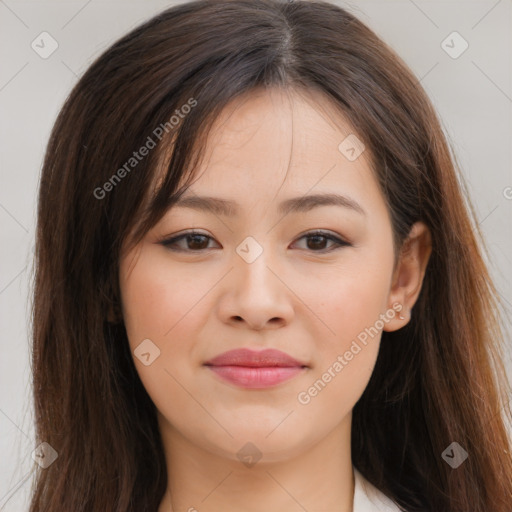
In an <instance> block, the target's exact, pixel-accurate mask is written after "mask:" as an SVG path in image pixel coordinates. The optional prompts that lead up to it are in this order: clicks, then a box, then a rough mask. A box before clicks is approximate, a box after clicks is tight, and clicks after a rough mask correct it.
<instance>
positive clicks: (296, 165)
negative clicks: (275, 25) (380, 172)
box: [189, 88, 382, 206]
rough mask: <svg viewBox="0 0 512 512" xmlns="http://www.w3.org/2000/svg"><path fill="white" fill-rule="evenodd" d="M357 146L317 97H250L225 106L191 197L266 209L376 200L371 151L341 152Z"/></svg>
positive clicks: (331, 107) (300, 93)
mask: <svg viewBox="0 0 512 512" xmlns="http://www.w3.org/2000/svg"><path fill="white" fill-rule="evenodd" d="M354 137H355V139H354ZM360 139H361V137H357V135H356V134H355V133H354V129H353V128H352V127H351V125H350V123H349V122H348V121H347V120H346V119H345V118H344V116H343V115H342V113H341V111H340V109H339V108H338V107H337V105H336V104H335V103H334V102H333V101H332V100H330V99H329V98H327V97H326V96H325V95H324V94H323V93H320V92H319V91H315V90H295V89H286V90H284V89H277V88H275V89H257V90H253V91H250V92H249V93H246V94H244V95H243V96H240V97H238V98H236V99H235V100H233V101H232V102H231V103H229V104H228V105H227V106H226V107H225V108H224V110H223V111H222V112H221V113H220V115H219V116H218V118H217V119H216V120H215V121H214V123H213V125H212V127H211V130H210V132H209V137H208V140H207V142H206V147H205V153H204V158H203V160H202V163H201V165H200V166H199V167H198V168H197V169H196V172H195V173H194V175H195V176H194V180H193V183H192V185H191V186H190V188H189V191H190V193H193V194H197V195H203V196H204V195H208V196H218V197H219V196H220V197H225V198H226V199H230V200H232V201H236V202H237V203H241V204H242V206H243V205H244V203H245V204H254V203H255V202H264V203H265V204H269V201H270V200H271V199H272V198H275V197H276V195H277V194H278V193H279V194H280V195H281V198H286V197H291V196H294V197H295V196H297V195H303V194H306V193H308V192H310V193H311V192H318V193H339V194H342V193H343V194H344V195H347V194H348V193H350V192H351V193H352V194H351V195H356V196H359V197H361V198H362V196H367V200H369V201H371V200H373V201H375V200H376V199H377V197H376V196H378V195H379V194H380V191H379V190H378V186H377V183H376V181H375V179H374V175H373V171H372V169H371V164H370V158H369V154H368V153H369V152H368V151H367V150H366V149H364V151H362V153H361V154H360V156H359V157H358V158H355V159H353V158H350V159H349V158H347V154H346V153H345V152H344V151H345V150H346V145H347V140H348V141H349V143H352V142H353V141H354V140H356V141H357V140H359V141H360ZM360 143H362V141H360ZM362 147H363V146H358V147H356V150H358V151H359V150H361V149H362ZM349 156H350V155H349ZM356 156H357V155H356ZM345 192H346V193H347V194H345ZM381 199H382V198H381ZM358 202H359V201H358Z"/></svg>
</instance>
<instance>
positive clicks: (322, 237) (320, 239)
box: [310, 235, 325, 249]
mask: <svg viewBox="0 0 512 512" xmlns="http://www.w3.org/2000/svg"><path fill="white" fill-rule="evenodd" d="M311 239H313V240H315V239H316V241H317V242H318V241H320V242H319V243H320V246H321V245H322V241H325V240H324V239H325V237H324V236H323V235H312V236H311V237H310V240H311ZM310 248H311V247H310ZM313 248H315V244H314V243H313ZM316 248H317V249H318V248H319V247H318V246H317V247H316ZM320 248H322V247H320Z"/></svg>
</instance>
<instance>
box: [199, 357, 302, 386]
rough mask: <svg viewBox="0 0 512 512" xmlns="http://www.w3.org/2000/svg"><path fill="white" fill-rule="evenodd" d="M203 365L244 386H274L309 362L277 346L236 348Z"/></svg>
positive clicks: (289, 377) (296, 373)
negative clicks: (260, 348) (292, 355)
mask: <svg viewBox="0 0 512 512" xmlns="http://www.w3.org/2000/svg"><path fill="white" fill-rule="evenodd" d="M204 366H206V367H207V368H209V369H210V370H211V371H213V372H214V373H215V374H216V375H218V376H219V377H220V378H221V379H223V380H225V381H228V382H230V383H232V384H235V385H236V386H239V387H243V388H247V389H262V388H268V387H271V386H276V385H277V384H280V383H281V382H284V381H287V380H289V379H291V378H292V377H294V376H296V375H298V374H299V373H302V372H303V371H305V369H306V368H308V366H307V365H306V364H305V363H302V362H300V361H297V360H296V359H294V358H293V357H291V356H290V355H288V354H286V353H285V352H281V351H280V350H276V349H265V350H259V351H254V350H249V349H245V348H242V349H235V350H230V351H228V352H224V353H222V354H220V355H218V356H216V357H214V358H213V359H210V360H209V361H207V362H206V363H204Z"/></svg>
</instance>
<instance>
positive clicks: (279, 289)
mask: <svg viewBox="0 0 512 512" xmlns="http://www.w3.org/2000/svg"><path fill="white" fill-rule="evenodd" d="M263 236H264V235H261V237H263ZM268 238H269V237H267V239H268ZM236 252H237V254H236V255H235V256H236V258H235V259H234V267H235V268H234V273H233V276H232V279H233V281H232V284H231V286H232V287H231V290H230V293H229V297H231V299H230V300H229V301H228V302H227V303H226V304H229V307H228V308H227V309H224V314H225V315H226V316H227V317H229V318H230V319H231V320H232V319H233V318H236V319H237V320H238V321H240V319H242V320H244V321H245V322H247V323H248V324H249V325H250V326H251V327H253V328H256V329H260V328H263V326H264V325H265V324H266V323H267V322H269V321H270V320H272V321H273V323H275V322H276V319H278V320H280V321H281V322H283V321H289V319H290V314H291V312H292V305H291V303H290V300H289V297H288V295H287V293H286V286H285V285H284V284H283V282H282V281H281V280H280V279H279V278H278V276H277V275H276V274H277V273H278V271H276V268H277V267H279V265H278V264H277V258H276V257H274V256H275V255H274V253H273V252H272V249H271V248H270V247H268V244H267V247H263V244H262V243H260V242H259V241H258V240H257V239H256V238H255V237H252V236H248V237H247V238H245V239H244V240H243V241H242V242H241V243H240V244H239V245H238V246H237V247H236Z"/></svg>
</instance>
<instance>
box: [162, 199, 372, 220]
mask: <svg viewBox="0 0 512 512" xmlns="http://www.w3.org/2000/svg"><path fill="white" fill-rule="evenodd" d="M175 206H177V207H181V208H192V209H194V210H200V211H205V212H209V213H214V214H215V215H219V216H220V215H223V216H227V217H232V216H233V215H238V213H239V206H238V204H237V203H236V202H234V201H229V200H226V199H220V198H218V197H211V196H197V195H191V196H182V197H181V198H179V199H178V200H177V201H175V202H174V203H172V204H171V208H172V207H175ZM320 206H339V207H342V208H348V209H351V210H353V211H355V212H357V213H359V214H361V215H366V212H365V210H364V209H363V208H362V206H361V205H360V204H359V203H358V202H357V201H355V200H354V199H352V198H350V197H347V196H342V195H340V194H312V195H307V196H301V197H293V198H291V199H286V200H284V201H282V202H281V203H279V207H278V212H279V213H280V214H282V215H288V214H289V213H297V212H307V211H309V210H312V209H313V208H317V207H320Z"/></svg>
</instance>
